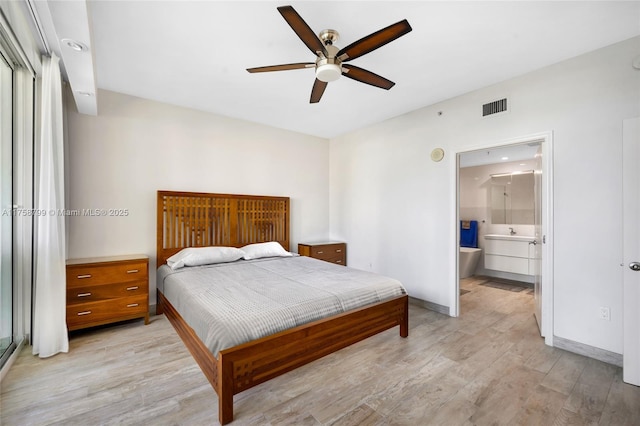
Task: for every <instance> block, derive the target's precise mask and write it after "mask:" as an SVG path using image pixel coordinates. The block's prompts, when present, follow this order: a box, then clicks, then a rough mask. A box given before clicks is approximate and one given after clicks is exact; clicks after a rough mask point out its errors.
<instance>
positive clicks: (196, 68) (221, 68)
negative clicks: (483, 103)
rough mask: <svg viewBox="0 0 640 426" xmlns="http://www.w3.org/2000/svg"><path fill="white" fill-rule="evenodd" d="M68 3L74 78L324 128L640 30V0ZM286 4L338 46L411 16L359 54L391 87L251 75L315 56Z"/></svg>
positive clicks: (469, 87)
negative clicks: (81, 31) (286, 14)
mask: <svg viewBox="0 0 640 426" xmlns="http://www.w3.org/2000/svg"><path fill="white" fill-rule="evenodd" d="M68 3H75V2H60V3H57V2H51V1H50V2H49V4H50V5H51V7H50V9H51V13H52V15H53V22H54V25H55V27H56V33H57V37H58V38H59V39H60V38H64V37H65V34H66V33H69V32H73V30H74V28H73V26H74V25H75V26H86V25H88V27H89V28H90V34H91V39H90V40H79V41H81V42H83V43H84V44H86V45H87V46H90V47H91V49H90V50H91V52H90V54H91V55H92V58H93V59H94V61H93V67H94V68H93V69H87V68H86V65H82V64H80V65H78V67H79V70H76V71H74V70H72V69H70V68H72V67H73V66H74V65H73V64H72V63H71V62H68V61H66V60H65V61H64V62H65V67H66V70H67V74H68V76H69V79H70V83H71V86H72V88H74V81H73V77H72V74H73V75H82V74H83V73H84V74H87V73H91V74H92V75H93V73H95V76H96V80H97V87H98V88H101V89H106V90H112V91H115V92H121V93H125V94H129V95H133V96H138V97H142V98H147V99H152V100H157V101H161V102H167V103H170V104H175V105H180V106H185V107H190V108H195V109H198V110H203V111H209V112H213V113H216V114H221V115H225V116H229V117H235V118H240V119H244V120H249V121H253V122H258V123H262V124H266V125H270V126H274V127H279V128H284V129H289V130H293V131H297V132H301V133H305V134H311V135H317V136H321V137H327V138H329V137H334V136H337V135H340V134H343V133H345V132H348V131H351V130H354V129H358V128H361V127H364V126H367V125H369V124H372V123H375V122H379V121H382V120H385V119H388V118H391V117H394V116H397V115H401V114H403V113H406V112H409V111H412V110H415V109H418V108H420V107H423V106H427V105H431V104H434V103H437V102H439V101H442V100H445V99H449V98H452V97H455V96H458V95H461V94H464V93H467V92H470V91H473V90H476V89H479V88H481V87H486V86H488V85H491V84H494V83H498V82H500V81H504V80H507V79H509V78H512V77H515V76H518V75H522V74H524V73H527V72H530V71H533V70H536V69H539V68H541V67H544V66H547V65H550V64H553V63H556V62H559V61H562V60H564V59H568V58H571V57H574V56H577V55H580V54H582V53H585V52H589V51H592V50H595V49H598V48H601V47H604V46H607V45H610V44H613V43H616V42H618V41H622V40H626V39H628V38H631V37H634V36H637V35H640V2H638V1H622V2H616V1H604V2H594V1H567V2H554V1H550V2H537V1H533V2H527V1H510V2H507V1H502V2H484V1H471V2H457V1H454V2H452V1H448V2H433V1H410V2H399V1H375V2H363V1H331V2H330V1H297V2H284V1H283V2H272V1H258V2H245V1H233V2H220V1H195V2H191V1H158V2H156V1H141V0H138V1H126V0H125V1H89V2H87V4H86V5H87V9H88V13H87V14H88V17H87V18H88V19H87V21H86V22H81V20H78V19H75V18H74V19H72V20H70V19H62V18H61V17H60V16H59V15H60V14H61V13H62V14H63V13H64V9H65V8H66V7H68V6H66V5H67V4H68ZM53 4H55V7H54V6H53ZM285 4H291V5H292V6H293V7H294V8H295V9H296V11H297V12H298V13H299V14H300V15H301V16H302V17H303V19H304V20H305V21H306V22H307V23H308V24H309V26H310V27H311V28H312V29H313V30H314V31H315V32H320V31H321V30H323V29H326V28H332V29H335V30H337V31H338V32H339V33H340V35H341V39H340V40H339V41H338V42H337V43H336V45H337V46H338V47H344V46H346V45H347V44H350V43H351V42H353V41H355V40H358V39H360V38H361V37H364V36H366V35H368V34H370V33H372V32H374V31H377V30H378V29H381V28H383V27H386V26H388V25H390V24H393V23H395V22H397V21H400V20H402V19H405V18H406V19H408V21H409V23H410V24H411V26H412V27H413V31H412V32H410V33H409V34H407V35H405V36H403V37H401V38H399V39H397V40H395V41H394V42H392V43H390V44H388V45H386V46H383V47H382V48H380V49H378V50H376V51H374V52H371V53H369V54H367V55H365V56H363V57H361V58H357V59H355V60H353V62H351V63H352V64H353V65H357V66H359V67H362V68H365V69H367V70H370V71H373V72H375V73H377V74H380V75H382V76H383V77H386V78H388V79H390V80H392V81H394V82H396V86H395V87H393V88H392V89H391V90H389V91H386V90H382V89H379V88H375V87H372V86H369V85H366V84H362V83H358V82H356V81H354V80H351V79H348V78H341V79H339V80H338V81H335V82H332V83H329V86H328V87H327V90H326V91H325V93H324V96H323V98H322V100H321V101H320V103H319V104H309V95H310V92H311V87H312V84H313V81H314V73H313V70H311V69H302V70H293V71H282V72H271V73H260V74H249V73H248V72H247V71H245V69H246V68H249V67H256V66H263V65H276V64H286V63H291V62H312V61H314V59H315V57H314V55H313V54H312V53H311V52H310V51H309V50H308V48H307V47H306V46H305V45H304V44H303V43H302V41H301V40H300V39H299V38H298V37H297V36H296V34H295V33H294V32H293V31H292V30H291V28H290V27H289V26H288V25H287V23H286V22H285V21H284V19H283V18H282V16H281V15H280V14H279V13H278V11H277V10H276V7H278V6H282V5H285ZM56 16H58V18H57V19H56ZM69 21H71V22H69ZM63 50H64V46H63ZM639 53H640V52H639ZM64 59H65V58H64V54H63V60H64ZM76 86H77V85H76ZM78 90H79V89H78ZM75 91H76V89H75V88H74V92H75ZM76 98H78V97H76ZM79 109H81V108H80V107H79ZM81 111H82V109H81ZM89 112H90V111H89ZM99 113H100V111H99V110H98V114H99Z"/></svg>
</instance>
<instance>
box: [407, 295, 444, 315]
mask: <svg viewBox="0 0 640 426" xmlns="http://www.w3.org/2000/svg"><path fill="white" fill-rule="evenodd" d="M409 303H412V304H414V305H416V306H420V307H422V308H426V309H429V310H430V311H435V312H438V313H440V314H445V315H450V314H449V312H450V311H449V307H448V306H443V305H438V304H437V303H433V302H427V301H426V300H422V299H417V298H415V297H411V296H409Z"/></svg>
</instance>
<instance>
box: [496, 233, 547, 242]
mask: <svg viewBox="0 0 640 426" xmlns="http://www.w3.org/2000/svg"><path fill="white" fill-rule="evenodd" d="M484 238H485V239H487V240H506V241H526V242H533V241H535V237H530V236H526V235H508V234H505V235H503V234H486V235H485V236H484Z"/></svg>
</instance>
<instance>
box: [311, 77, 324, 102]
mask: <svg viewBox="0 0 640 426" xmlns="http://www.w3.org/2000/svg"><path fill="white" fill-rule="evenodd" d="M326 88H327V83H326V82H325V81H320V80H318V79H317V78H316V81H315V82H314V83H313V89H311V99H310V100H309V103H311V104H316V103H318V102H320V98H321V97H322V94H323V93H324V89H326Z"/></svg>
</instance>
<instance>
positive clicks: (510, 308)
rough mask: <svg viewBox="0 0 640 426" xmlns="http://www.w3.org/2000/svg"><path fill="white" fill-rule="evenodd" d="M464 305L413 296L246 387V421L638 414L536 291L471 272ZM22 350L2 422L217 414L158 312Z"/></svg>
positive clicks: (488, 420)
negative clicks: (538, 314) (387, 323)
mask: <svg viewBox="0 0 640 426" xmlns="http://www.w3.org/2000/svg"><path fill="white" fill-rule="evenodd" d="M462 288H464V289H466V290H469V292H468V293H465V294H464V295H463V296H461V298H460V299H461V310H462V316H461V317H460V318H450V317H447V316H445V315H441V314H437V313H435V312H432V311H428V310H425V309H423V308H420V307H416V306H411V316H410V319H411V325H410V333H409V338H407V339H402V338H400V337H399V335H398V330H397V329H394V330H389V331H386V332H384V333H382V334H379V335H377V336H374V337H372V338H370V339H368V340H366V341H364V342H361V343H358V344H356V345H354V346H352V347H349V348H347V349H344V350H342V351H340V352H338V353H336V354H332V355H330V356H328V357H325V358H323V359H321V360H318V361H316V362H314V363H312V364H309V365H307V366H305V367H302V368H299V369H297V370H295V371H293V372H291V373H288V374H286V375H284V376H281V377H278V378H276V379H274V380H271V381H270V382H267V383H264V384H262V385H260V386H257V387H255V388H253V389H250V390H249V391H246V392H244V393H242V394H240V395H237V396H236V398H235V419H236V420H235V422H234V423H233V424H238V425H472V424H473V425H489V424H491V425H525V424H526V425H552V424H558V425H582V424H602V425H632V424H635V425H638V424H640V388H637V387H634V386H630V385H626V384H624V383H623V382H622V375H621V370H620V368H617V367H614V366H611V365H608V364H605V363H602V362H599V361H595V360H592V359H589V358H585V357H582V356H579V355H575V354H572V353H569V352H565V351H563V350H559V349H554V348H550V347H547V346H545V345H544V343H543V340H542V339H541V338H540V337H539V335H538V332H537V328H536V324H535V320H534V318H533V316H532V312H533V300H532V295H531V292H530V291H526V290H525V291H521V292H510V291H507V290H501V289H496V288H491V287H485V286H481V285H479V281H478V280H474V279H467V280H464V282H463V283H462ZM70 347H71V349H70V352H69V353H68V354H60V355H56V356H54V357H52V358H50V359H45V360H41V359H39V358H37V357H34V356H32V355H30V349H31V348H30V347H29V348H25V349H24V350H23V351H22V353H21V354H20V356H19V358H18V359H17V361H16V363H15V364H14V365H13V367H12V368H11V370H10V371H9V373H8V374H7V376H6V377H5V380H4V381H3V383H2V384H1V386H2V390H1V394H0V404H1V405H0V410H1V414H0V423H1V424H2V425H51V424H53V425H90V424H100V425H103V424H104V425H111V424H125V425H127V424H134V425H142V424H145V425H146V424H159V425H212V424H213V425H215V424H218V423H217V397H216V394H215V392H214V391H213V390H212V389H211V387H210V386H209V383H208V382H207V380H206V379H205V377H204V376H203V375H202V373H201V372H200V370H199V368H198V367H197V365H196V363H195V362H194V361H193V360H192V358H191V356H190V355H189V353H188V352H187V350H186V349H185V347H184V346H183V344H182V343H181V341H180V339H179V338H178V336H177V335H176V334H175V332H174V331H173V328H172V327H171V325H170V324H169V323H168V321H167V320H166V318H165V317H164V316H157V317H152V320H151V323H150V324H149V325H148V326H144V325H143V324H142V323H141V322H140V321H134V322H130V323H126V324H122V325H118V326H112V327H106V328H102V329H97V330H92V331H91V332H82V333H78V334H75V335H73V337H72V339H71V342H70Z"/></svg>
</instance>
